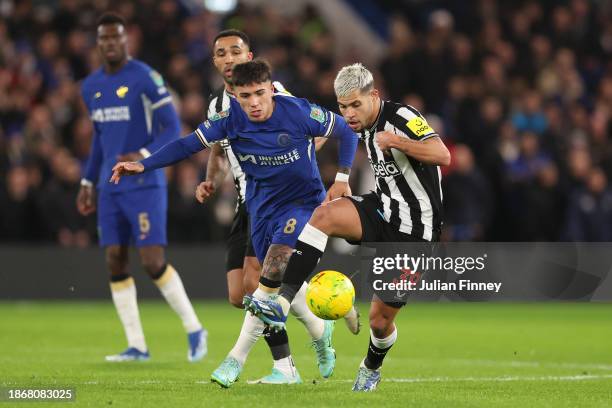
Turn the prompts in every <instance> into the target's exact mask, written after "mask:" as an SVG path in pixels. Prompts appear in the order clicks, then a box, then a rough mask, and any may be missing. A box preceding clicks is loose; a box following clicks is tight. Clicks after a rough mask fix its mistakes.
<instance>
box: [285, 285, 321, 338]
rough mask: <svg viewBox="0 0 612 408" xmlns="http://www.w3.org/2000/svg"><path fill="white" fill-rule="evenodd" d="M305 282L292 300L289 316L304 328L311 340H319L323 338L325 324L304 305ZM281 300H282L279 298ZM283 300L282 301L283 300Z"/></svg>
mask: <svg viewBox="0 0 612 408" xmlns="http://www.w3.org/2000/svg"><path fill="white" fill-rule="evenodd" d="M307 286H308V284H307V283H306V282H303V283H302V287H301V288H300V290H299V291H298V292H297V294H296V295H295V298H293V302H292V303H291V309H290V310H291V314H292V315H294V316H295V317H296V318H297V319H298V320H299V321H300V322H302V324H303V325H304V326H306V330H308V333H309V334H310V337H312V339H313V340H319V339H320V338H321V337H322V336H323V331H324V330H325V322H324V321H323V319H321V318H318V317H317V316H315V315H314V313H312V312H311V311H310V309H309V308H308V305H307V304H306V287H307ZM281 299H283V298H281ZM283 300H284V299H283Z"/></svg>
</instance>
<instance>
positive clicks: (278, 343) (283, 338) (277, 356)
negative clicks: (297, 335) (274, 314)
mask: <svg viewBox="0 0 612 408" xmlns="http://www.w3.org/2000/svg"><path fill="white" fill-rule="evenodd" d="M263 334H264V336H265V337H266V338H267V339H268V346H270V351H271V352H272V358H273V359H274V361H277V360H282V359H283V358H287V357H290V356H291V352H290V351H289V337H287V331H285V330H284V329H283V330H279V331H277V332H275V331H274V330H270V328H269V327H266V328H265V329H264V332H263Z"/></svg>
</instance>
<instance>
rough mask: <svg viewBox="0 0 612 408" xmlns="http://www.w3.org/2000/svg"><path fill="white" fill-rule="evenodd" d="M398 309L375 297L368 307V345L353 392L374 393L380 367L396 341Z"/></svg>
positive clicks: (378, 380) (378, 379)
mask: <svg viewBox="0 0 612 408" xmlns="http://www.w3.org/2000/svg"><path fill="white" fill-rule="evenodd" d="M399 310H400V309H399V307H392V306H389V305H387V304H385V303H384V302H383V301H382V300H380V299H379V298H378V297H377V296H376V295H374V297H373V298H372V303H371V306H370V344H369V345H368V352H367V354H366V357H365V358H364V359H363V360H362V361H361V365H360V367H359V372H358V373H357V379H356V380H355V384H354V385H353V391H374V390H375V389H376V386H377V385H378V383H379V382H380V367H381V366H382V363H383V360H384V358H385V356H386V355H387V352H388V351H389V350H390V349H391V347H392V346H393V344H394V343H395V341H396V340H397V328H396V327H395V323H394V320H395V316H397V313H398V312H399Z"/></svg>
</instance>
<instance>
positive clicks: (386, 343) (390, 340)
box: [370, 326, 397, 349]
mask: <svg viewBox="0 0 612 408" xmlns="http://www.w3.org/2000/svg"><path fill="white" fill-rule="evenodd" d="M370 339H371V340H372V344H373V345H375V346H376V347H378V348H380V349H388V348H389V347H391V346H392V345H393V344H395V341H396V340H397V326H395V327H394V328H393V333H391V334H390V335H388V336H387V337H385V338H384V339H379V338H377V337H376V336H374V332H373V331H372V330H371V329H370Z"/></svg>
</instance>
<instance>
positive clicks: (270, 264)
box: [262, 244, 293, 281]
mask: <svg viewBox="0 0 612 408" xmlns="http://www.w3.org/2000/svg"><path fill="white" fill-rule="evenodd" d="M292 253H293V248H291V247H289V246H287V245H280V244H272V245H270V248H269V249H268V253H267V254H266V259H264V264H263V269H262V276H263V277H265V278H268V279H271V280H275V281H281V280H282V279H283V275H284V274H285V269H287V264H288V263H289V258H291V254H292Z"/></svg>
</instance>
